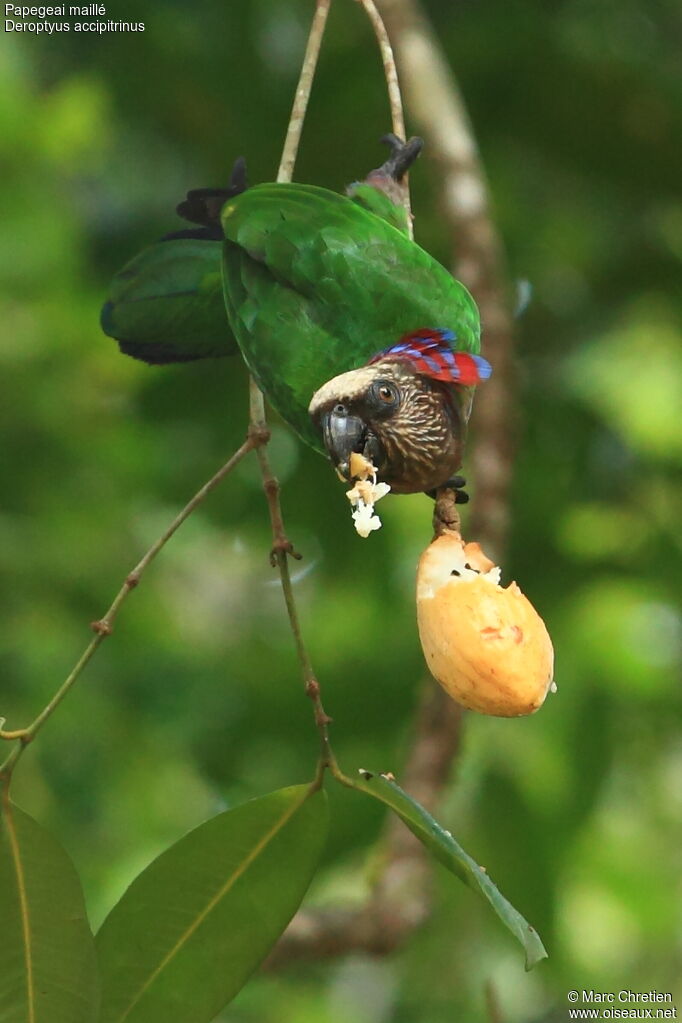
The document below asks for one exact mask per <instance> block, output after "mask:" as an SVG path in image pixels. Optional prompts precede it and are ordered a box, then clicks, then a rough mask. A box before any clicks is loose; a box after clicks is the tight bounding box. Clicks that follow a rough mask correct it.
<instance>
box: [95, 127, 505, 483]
mask: <svg viewBox="0 0 682 1023" xmlns="http://www.w3.org/2000/svg"><path fill="white" fill-rule="evenodd" d="M385 141H387V142H388V143H389V145H390V146H391V150H392V152H391V156H390V157H389V159H388V160H387V161H386V162H385V163H384V164H383V165H382V166H381V167H380V168H379V169H378V170H376V171H372V172H371V173H370V174H369V175H368V177H367V178H366V179H365V180H364V181H362V182H356V183H355V184H354V185H351V186H350V187H349V189H348V190H347V191H348V194H347V195H339V194H337V193H335V192H332V191H329V190H327V189H325V188H319V187H317V186H315V185H304V184H279V183H276V184H275V183H269V184H261V185H256V186H254V187H247V184H246V173H245V167H244V162H243V160H238V161H237V163H236V164H235V168H234V171H233V174H232V180H231V182H230V185H229V186H228V187H227V188H225V189H198V190H195V191H191V192H189V193H188V195H187V198H186V199H185V200H184V201H183V202H182V203H181V204H180V205H179V206H178V213H179V214H180V215H181V216H183V217H184V218H185V219H186V220H189V221H190V222H192V223H194V224H196V225H198V226H196V227H194V228H191V229H189V230H183V231H177V232H174V233H172V234H170V235H167V236H166V237H165V238H164V239H162V240H161V241H159V242H157V243H156V244H155V245H152V246H150V247H149V248H147V249H145V250H144V251H143V252H141V253H140V254H139V255H138V256H136V257H135V258H134V259H132V260H131V261H130V262H129V263H127V264H126V266H125V267H124V268H123V269H122V270H121V271H120V272H119V273H118V274H117V275H116V277H115V278H114V281H113V283H112V286H111V289H110V295H109V300H108V301H107V303H106V304H105V306H104V308H103V310H102V327H103V329H104V331H105V333H107V334H109V335H110V336H112V337H114V338H116V339H117V340H118V342H119V346H120V348H121V351H123V352H124V353H126V354H128V355H132V356H134V357H135V358H138V359H143V360H144V361H146V362H149V363H166V362H181V361H186V360H191V359H200V358H207V357H217V356H223V355H232V354H236V353H237V352H241V354H242V356H243V358H244V360H245V362H246V364H247V366H248V368H249V370H250V372H251V373H252V374H253V376H254V378H255V380H256V382H257V383H258V386H259V387H260V388H261V390H262V391H263V393H264V394H265V396H266V398H267V400H268V401H269V403H270V404H271V405H272V406H273V407H274V408H275V409H276V410H277V411H278V412H279V414H280V415H281V416H282V418H283V419H284V420H285V421H286V422H287V423H289V424H290V425H291V426H292V427H293V428H294V430H295V431H296V432H297V433H298V434H299V436H300V437H301V438H302V439H303V440H304V441H305V442H306V443H308V444H310V445H311V446H312V447H314V448H315V449H316V450H318V451H320V452H322V453H324V452H326V454H327V455H328V457H329V458H330V460H331V461H332V463H333V464H334V465H335V467H336V468H337V470H338V472H339V473H340V474H341V475H342V476H343V477H344V478H346V479H350V456H351V454H352V453H353V452H358V453H360V454H362V455H364V456H365V458H366V459H367V460H368V461H369V462H370V463H372V464H373V465H374V466H375V467H376V470H377V479H378V481H380V482H385V483H387V484H389V485H390V487H391V489H392V490H393V492H394V493H399V494H408V493H415V492H418V491H427V492H431V491H433V490H435V489H436V488H437V487H439V486H443V485H444V484H445V483H447V482H451V481H453V480H454V483H452V482H451V485H455V486H457V485H460V486H461V483H462V481H461V477H455V476H454V474H455V473H456V472H457V470H458V469H459V468H460V465H461V460H462V448H463V443H464V436H465V432H466V425H467V421H468V418H469V413H470V410H471V401H472V396H473V388H474V386H475V385H476V384H477V383H479V382H480V381H482V380H485V379H486V378H487V377H488V376H489V375H490V366H489V364H488V363H487V362H486V361H485V359H483V358H482V357H481V356H480V355H479V352H480V325H479V316H478V310H477V308H476V305H475V303H474V301H473V299H472V297H471V295H470V294H469V292H468V291H467V290H466V288H465V287H464V286H463V285H462V284H460V283H459V282H458V281H456V280H455V279H454V278H453V277H452V276H451V275H450V274H449V273H448V271H447V270H446V269H445V268H444V267H443V266H441V265H440V263H438V262H437V261H436V260H435V259H433V258H432V257H431V256H430V255H429V254H428V253H427V252H425V251H424V249H422V248H420V247H419V245H417V244H416V243H415V242H413V241H411V240H410V239H409V237H408V235H407V230H406V226H407V222H406V216H405V212H404V209H403V207H402V205H401V204H400V191H401V189H400V181H401V178H402V176H403V174H404V173H405V171H406V170H407V168H408V167H409V166H410V164H411V163H412V162H413V160H414V159H415V157H416V156H417V155H418V153H419V151H420V149H421V140H419V139H411V140H410V141H409V142H407V143H402V142H401V141H400V140H399V139H397V138H396V136H386V139H385ZM462 496H464V495H462Z"/></svg>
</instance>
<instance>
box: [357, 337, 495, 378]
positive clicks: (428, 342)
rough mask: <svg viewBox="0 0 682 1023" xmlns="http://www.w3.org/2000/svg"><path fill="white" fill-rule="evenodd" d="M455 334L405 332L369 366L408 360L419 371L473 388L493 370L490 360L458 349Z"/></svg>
mask: <svg viewBox="0 0 682 1023" xmlns="http://www.w3.org/2000/svg"><path fill="white" fill-rule="evenodd" d="M454 341H455V334H454V333H453V332H452V331H451V330H447V329H445V328H435V329H431V328H429V327H422V328H420V329H419V330H413V331H412V332H411V333H409V334H405V335H403V337H401V339H400V341H398V342H397V343H396V344H394V345H391V346H390V347H389V348H384V349H383V351H381V352H377V354H376V355H374V356H373V357H372V358H371V359H370V360H369V363H368V365H370V366H371V365H372V363H375V362H379V361H380V360H381V359H405V360H406V361H408V362H411V363H412V365H413V366H414V368H415V370H416V371H417V372H418V373H421V374H422V375H423V376H427V377H431V379H432V380H442V381H443V382H444V383H448V384H459V385H460V386H462V387H473V386H475V385H476V384H480V383H481V381H483V380H487V379H488V377H489V376H490V374H491V373H492V367H491V365H490V363H489V362H488V361H487V360H486V359H484V358H483V357H482V356H480V355H470V354H469V352H455V351H453V350H452V347H451V344H452V343H454Z"/></svg>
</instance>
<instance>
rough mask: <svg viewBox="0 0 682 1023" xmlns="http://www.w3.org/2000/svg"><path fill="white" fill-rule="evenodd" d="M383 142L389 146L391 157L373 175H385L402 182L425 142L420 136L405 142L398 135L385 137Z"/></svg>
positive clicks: (414, 136)
mask: <svg viewBox="0 0 682 1023" xmlns="http://www.w3.org/2000/svg"><path fill="white" fill-rule="evenodd" d="M381 141H382V142H383V143H384V145H386V146H389V147H390V150H391V155H390V156H389V158H388V160H386V162H385V163H382V165H381V167H379V168H378V170H376V171H372V173H373V174H385V175H386V177H388V178H392V179H393V181H402V178H403V175H404V174H406V173H407V171H408V170H409V169H410V167H411V166H412V164H413V163H414V161H415V160H416V159H417V157H418V156H419V154H420V153H421V151H422V149H423V147H424V140H423V139H420V138H419V136H418V135H413V136H412V138H411V139H408V140H407V142H403V141H402V139H399V138H398V136H397V135H393V134H389V135H384V136H383V138H382V139H381Z"/></svg>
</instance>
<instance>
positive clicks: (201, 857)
mask: <svg viewBox="0 0 682 1023" xmlns="http://www.w3.org/2000/svg"><path fill="white" fill-rule="evenodd" d="M327 821H328V814H327V801H326V796H325V794H324V792H322V791H317V792H313V791H312V790H311V788H310V786H309V785H297V786H293V787H291V788H286V789H280V790H279V791H277V792H271V793H270V794H269V795H267V796H263V797H262V798H260V799H254V800H252V801H251V802H248V803H245V804H244V805H243V806H238V807H236V808H235V809H234V810H228V811H226V812H225V813H221V814H219V815H218V816H217V817H214V818H212V819H211V820H209V821H206V822H205V823H204V824H201V825H200V826H199V827H198V828H196V829H195V830H194V831H191V832H190V833H189V834H188V835H185V837H184V838H182V839H180V841H179V842H177V843H176V844H175V845H173V846H171V848H170V849H167V850H166V851H165V852H164V853H162V854H161V856H159V857H158V859H156V860H154V862H153V863H152V864H150V866H149V867H147V869H146V870H144V871H143V872H142V874H140V876H139V877H138V878H136V880H135V881H133V883H132V885H131V886H130V888H129V889H128V890H127V892H126V893H125V894H124V896H123V898H122V899H121V901H120V902H119V903H118V904H117V905H116V906H114V908H113V910H112V911H111V913H110V914H109V916H108V917H107V919H106V920H105V921H104V923H103V925H102V928H101V930H100V932H99V934H98V935H97V950H98V953H99V957H100V967H101V970H102V980H103V1005H102V1016H101V1023H119V1021H123V1020H125V1021H126V1023H208V1021H209V1020H212V1019H213V1018H214V1017H215V1015H216V1014H217V1013H218V1012H219V1011H220V1010H221V1009H222V1007H223V1006H224V1005H226V1004H227V1002H229V1001H230V999H231V998H233V997H234V995H236V994H237V992H238V991H239V990H240V988H241V987H242V986H243V985H244V983H245V981H246V980H247V978H248V977H249V975H250V974H251V973H252V972H253V971H254V970H255V968H256V967H257V966H258V965H259V963H260V962H262V960H263V959H264V958H265V956H266V955H267V953H268V952H269V951H270V949H271V948H272V946H273V945H274V943H275V942H276V940H277V938H278V937H279V936H280V934H281V933H282V931H283V930H284V928H285V927H286V925H287V924H288V923H289V921H290V920H291V918H292V916H293V915H294V913H295V912H296V910H297V908H298V906H299V904H300V902H301V899H302V898H303V896H304V894H305V891H306V889H307V887H308V885H309V884H310V881H311V878H312V876H313V874H314V872H315V868H316V866H317V863H318V860H319V857H320V854H321V852H322V848H323V845H324V841H325V837H326V834H327Z"/></svg>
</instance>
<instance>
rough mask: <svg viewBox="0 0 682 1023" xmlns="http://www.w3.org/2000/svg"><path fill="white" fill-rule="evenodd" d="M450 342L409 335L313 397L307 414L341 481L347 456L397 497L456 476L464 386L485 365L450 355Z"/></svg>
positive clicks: (466, 398)
mask: <svg viewBox="0 0 682 1023" xmlns="http://www.w3.org/2000/svg"><path fill="white" fill-rule="evenodd" d="M434 338H437V339H436V340H433V339H434ZM444 338H445V339H444ZM451 338H452V334H450V333H449V332H447V331H431V330H429V331H426V330H424V331H417V332H415V333H413V334H411V335H408V336H407V337H405V338H403V339H402V340H401V342H399V343H398V344H397V345H394V346H392V347H391V348H389V349H386V350H385V351H383V352H380V353H378V355H376V356H375V357H374V358H373V359H372V360H371V361H370V362H369V363H368V364H367V365H366V366H361V367H360V368H359V369H354V370H350V372H348V373H342V374H341V375H340V376H337V377H334V378H333V379H332V380H329V381H328V382H327V383H326V384H324V385H323V386H322V387H321V388H320V389H319V390H318V391H316V392H315V394H314V395H313V398H312V401H311V403H310V406H309V412H310V415H311V418H312V420H313V423H314V425H315V427H316V428H317V430H318V431H319V432H320V434H321V436H322V440H323V442H324V446H325V448H326V450H327V453H328V455H329V457H330V459H331V461H332V463H333V464H334V465H335V467H336V469H337V471H338V472H339V473H340V475H341V476H343V478H344V479H350V468H349V466H350V456H351V454H352V453H353V452H358V453H359V454H362V455H363V456H364V457H365V458H366V459H367V460H368V461H369V462H371V463H372V465H374V466H376V469H377V479H378V480H379V481H380V482H384V483H388V484H389V485H390V487H391V490H392V491H393V492H394V493H397V494H412V493H418V492H419V491H422V490H425V491H430V490H434V489H436V487H439V486H442V485H443V484H444V483H445V482H446V481H447V480H448V479H450V477H452V476H453V474H454V473H456V472H457V470H458V469H459V467H460V465H461V461H462V447H463V443H464V436H465V431H466V423H467V420H468V417H469V411H470V408H471V396H472V391H471V390H470V388H471V386H472V385H474V384H476V383H478V382H479V381H480V380H483V379H485V378H486V377H487V376H489V375H490V367H489V365H488V363H487V362H485V360H484V359H481V358H480V356H473V355H468V354H467V353H463V352H453V351H452V349H451V348H450V347H449V346H447V341H448V340H449V339H451ZM445 346H447V354H445Z"/></svg>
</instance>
